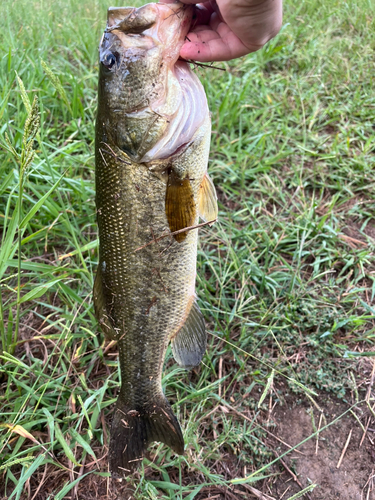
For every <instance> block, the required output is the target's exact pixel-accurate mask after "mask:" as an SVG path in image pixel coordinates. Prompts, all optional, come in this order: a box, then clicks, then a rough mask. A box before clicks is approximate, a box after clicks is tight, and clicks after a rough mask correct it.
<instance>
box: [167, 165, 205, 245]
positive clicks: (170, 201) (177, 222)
mask: <svg viewBox="0 0 375 500" xmlns="http://www.w3.org/2000/svg"><path fill="white" fill-rule="evenodd" d="M165 212H166V215H167V219H168V224H169V228H170V230H171V232H172V233H174V232H175V231H179V230H180V229H184V228H185V227H190V226H192V225H193V224H194V222H195V219H196V215H197V209H196V206H195V201H194V194H193V190H192V188H191V184H190V180H189V179H188V178H186V179H183V180H181V179H180V178H179V177H178V176H177V175H176V174H175V173H174V172H173V170H172V171H171V172H170V174H169V176H168V184H167V193H166V197H165ZM186 236H187V232H182V233H179V234H175V235H173V237H174V239H175V240H176V241H178V242H179V243H181V242H182V241H184V239H185V238H186Z"/></svg>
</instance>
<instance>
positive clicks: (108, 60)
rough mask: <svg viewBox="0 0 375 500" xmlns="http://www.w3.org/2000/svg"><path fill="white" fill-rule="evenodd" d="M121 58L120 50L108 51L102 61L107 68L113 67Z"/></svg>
mask: <svg viewBox="0 0 375 500" xmlns="http://www.w3.org/2000/svg"><path fill="white" fill-rule="evenodd" d="M119 60H120V54H119V53H118V52H107V53H106V54H105V56H104V57H103V59H102V60H101V63H102V64H103V66H105V68H107V69H112V68H113V67H114V66H115V65H116V64H118V62H119Z"/></svg>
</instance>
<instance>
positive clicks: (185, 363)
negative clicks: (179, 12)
mask: <svg viewBox="0 0 375 500" xmlns="http://www.w3.org/2000/svg"><path fill="white" fill-rule="evenodd" d="M206 346H207V334H206V327H205V324H204V318H203V314H202V313H201V310H200V309H199V306H198V304H197V303H196V301H195V300H194V302H193V305H192V307H191V309H190V312H189V315H188V317H187V319H186V321H185V323H184V325H183V326H182V328H181V329H180V330H179V332H178V333H177V335H176V336H175V337H174V338H172V352H173V356H174V359H175V360H176V361H177V363H178V364H179V365H180V366H182V367H183V368H193V367H194V366H197V365H199V363H200V362H201V361H202V358H203V355H204V353H205V351H206Z"/></svg>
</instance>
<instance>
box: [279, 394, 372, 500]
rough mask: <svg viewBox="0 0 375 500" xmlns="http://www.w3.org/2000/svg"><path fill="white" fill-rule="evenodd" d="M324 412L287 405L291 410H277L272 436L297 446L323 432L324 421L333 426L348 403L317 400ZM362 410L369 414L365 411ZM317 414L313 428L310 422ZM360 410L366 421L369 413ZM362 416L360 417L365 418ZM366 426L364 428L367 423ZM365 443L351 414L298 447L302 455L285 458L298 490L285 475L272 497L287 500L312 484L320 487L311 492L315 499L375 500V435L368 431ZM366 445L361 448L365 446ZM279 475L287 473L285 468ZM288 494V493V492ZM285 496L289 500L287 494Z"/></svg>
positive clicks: (293, 453)
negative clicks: (313, 435) (332, 422)
mask: <svg viewBox="0 0 375 500" xmlns="http://www.w3.org/2000/svg"><path fill="white" fill-rule="evenodd" d="M319 404H320V405H321V409H322V410H323V411H322V412H321V414H322V418H321V419H320V412H319V410H317V408H315V407H309V406H307V405H304V404H296V403H295V401H293V400H291V401H288V404H287V405H284V406H279V407H278V408H277V409H276V410H275V413H274V415H273V419H274V421H275V422H276V424H277V428H276V431H274V434H275V435H277V437H279V438H280V439H282V440H283V441H285V442H287V443H288V444H289V445H290V446H294V445H296V444H298V443H300V442H301V441H303V440H304V439H306V438H307V437H309V436H311V434H313V433H314V430H316V429H317V428H319V421H321V426H320V427H321V428H322V427H324V425H325V422H326V423H329V422H331V421H333V420H334V419H335V418H336V417H338V416H339V415H342V414H343V413H344V412H345V411H346V410H348V408H350V405H349V404H346V403H343V402H342V401H339V400H334V399H329V400H326V401H324V400H323V404H322V401H321V400H319ZM363 411H364V412H366V410H365V408H364V407H363ZM311 412H313V414H314V425H315V429H314V426H313V420H312V417H311ZM360 413H361V412H358V411H356V414H357V416H359V417H360V420H361V422H365V423H366V422H367V421H368V420H369V418H370V420H371V414H370V412H369V414H368V415H365V414H362V415H360ZM361 417H362V418H361ZM365 425H366V424H365ZM350 433H351V437H350V441H349V444H348V446H347V448H346V451H345V452H344V455H343V458H342V461H341V464H340V466H339V467H338V464H339V461H340V457H341V455H342V453H343V450H344V448H345V444H346V442H347V439H348V437H349V434H350ZM362 438H363V430H362V428H361V426H360V425H359V423H358V422H357V420H356V419H355V417H354V416H353V415H352V414H351V413H347V414H346V415H345V416H343V417H342V418H341V419H340V420H339V421H338V422H337V423H336V424H333V425H332V426H330V427H328V429H326V430H324V431H323V432H321V433H320V434H319V437H318V441H317V437H314V438H311V439H310V440H309V441H307V442H306V443H304V444H302V445H301V446H299V447H298V450H299V451H300V452H302V453H303V455H300V454H298V453H295V452H291V453H290V454H289V455H287V456H286V457H284V459H283V460H284V462H285V464H286V465H287V466H288V468H289V469H290V470H291V472H292V473H294V474H295V477H296V478H297V479H298V481H299V483H300V485H298V483H297V482H296V481H295V480H294V478H293V476H292V474H291V473H290V472H289V471H287V470H285V469H284V471H283V473H282V474H281V475H280V476H279V478H278V480H277V481H276V482H275V483H274V484H273V485H272V496H274V497H275V498H276V499H279V498H289V497H290V496H292V495H293V494H296V493H298V492H299V491H301V489H302V488H301V487H303V488H305V487H307V486H308V485H309V484H311V483H314V484H317V485H318V486H317V487H316V488H315V489H314V490H313V491H312V492H310V493H309V496H305V497H304V498H310V499H311V500H375V477H374V474H375V434H374V432H372V431H369V429H367V433H366V435H365V437H364V439H363V440H362ZM361 442H362V444H361ZM284 451H286V447H284V446H283V445H281V446H279V447H278V454H279V455H280V454H281V453H283V452H284ZM280 470H283V469H282V467H281V469H280ZM286 490H287V492H286ZM284 493H285V495H284Z"/></svg>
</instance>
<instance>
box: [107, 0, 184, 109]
mask: <svg viewBox="0 0 375 500" xmlns="http://www.w3.org/2000/svg"><path fill="white" fill-rule="evenodd" d="M192 13H193V9H192V6H190V5H185V4H183V3H180V2H175V3H173V4H163V3H150V4H147V5H144V6H143V7H140V8H134V7H122V8H118V7H110V8H109V9H108V20H107V28H106V30H105V32H104V35H103V37H102V40H101V43H100V47H99V60H100V70H99V71H100V76H99V87H100V88H99V94H101V96H100V95H99V101H101V102H102V105H103V106H104V107H105V108H106V112H113V113H114V114H116V113H119V112H121V113H124V112H125V113H137V112H138V111H139V110H142V109H144V108H146V107H147V106H153V107H157V106H158V104H160V102H162V101H163V100H165V97H166V87H167V80H168V71H169V70H170V69H171V68H172V67H173V66H174V64H175V63H176V61H177V59H178V57H179V52H180V49H181V46H182V45H183V43H184V40H185V37H186V35H187V33H188V30H189V28H190V25H191V20H192ZM100 97H101V99H100ZM99 104H100V103H99Z"/></svg>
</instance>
